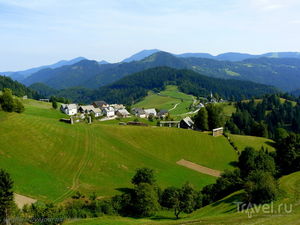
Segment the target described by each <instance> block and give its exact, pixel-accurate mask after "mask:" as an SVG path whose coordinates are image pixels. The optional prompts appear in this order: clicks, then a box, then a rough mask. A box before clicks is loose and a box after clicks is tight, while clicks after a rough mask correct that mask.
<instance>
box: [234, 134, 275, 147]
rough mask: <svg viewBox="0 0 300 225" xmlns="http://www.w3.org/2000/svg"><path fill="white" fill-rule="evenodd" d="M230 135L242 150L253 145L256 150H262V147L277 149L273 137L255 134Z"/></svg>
mask: <svg viewBox="0 0 300 225" xmlns="http://www.w3.org/2000/svg"><path fill="white" fill-rule="evenodd" d="M229 137H230V138H231V140H232V141H233V142H234V143H235V145H236V146H237V147H238V149H239V150H240V151H242V150H244V148H246V147H252V148H255V149H256V150H260V149H261V147H264V148H265V149H268V150H269V151H275V148H274V144H275V142H274V141H273V140H271V139H267V138H263V137H255V136H246V135H237V134H230V135H229Z"/></svg>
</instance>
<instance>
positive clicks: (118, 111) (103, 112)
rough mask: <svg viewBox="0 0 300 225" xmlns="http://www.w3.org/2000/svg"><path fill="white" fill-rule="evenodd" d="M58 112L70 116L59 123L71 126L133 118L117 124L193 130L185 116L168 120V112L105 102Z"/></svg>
mask: <svg viewBox="0 0 300 225" xmlns="http://www.w3.org/2000/svg"><path fill="white" fill-rule="evenodd" d="M211 103H214V102H211ZM202 107H205V106H204V105H203V104H202V103H200V104H199V106H198V109H197V110H196V112H198V111H199V109H200V108H202ZM60 110H61V112H63V113H64V114H66V115H68V116H70V119H61V121H63V122H68V123H71V124H74V123H78V122H81V121H83V120H87V121H88V123H92V121H93V120H98V121H107V120H115V119H121V118H131V117H133V121H129V122H126V123H125V122H119V125H135V126H148V124H147V123H144V122H140V121H139V120H138V118H141V119H148V120H153V119H157V120H159V122H158V124H157V126H159V127H176V128H183V129H190V130H195V125H194V121H193V120H192V119H191V118H190V117H189V116H186V117H184V118H182V119H181V120H173V119H170V120H169V111H168V110H165V109H161V110H157V109H155V108H149V109H144V108H132V109H131V110H129V109H127V108H126V107H125V106H124V105H123V104H108V103H107V102H105V101H95V102H93V103H92V104H90V105H78V104H75V103H72V104H61V107H60ZM212 132H213V133H212V134H213V136H220V135H223V127H220V128H217V129H214V130H213V131H212Z"/></svg>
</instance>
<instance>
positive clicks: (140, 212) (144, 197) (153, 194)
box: [132, 183, 159, 217]
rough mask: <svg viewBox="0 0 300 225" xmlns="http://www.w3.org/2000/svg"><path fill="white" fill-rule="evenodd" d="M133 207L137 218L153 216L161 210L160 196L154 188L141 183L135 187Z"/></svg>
mask: <svg viewBox="0 0 300 225" xmlns="http://www.w3.org/2000/svg"><path fill="white" fill-rule="evenodd" d="M132 205H133V207H134V212H135V214H136V215H137V216H141V217H144V216H152V215H154V213H155V212H156V211H157V210H158V209H159V203H158V195H157V191H156V190H155V188H154V186H153V185H151V184H149V183H139V184H138V185H136V186H135V189H134V195H133V198H132Z"/></svg>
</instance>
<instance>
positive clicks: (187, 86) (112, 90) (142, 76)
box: [57, 67, 278, 105]
mask: <svg viewBox="0 0 300 225" xmlns="http://www.w3.org/2000/svg"><path fill="white" fill-rule="evenodd" d="M168 84H172V85H176V86H178V88H179V89H180V91H182V92H184V93H186V94H192V95H195V96H207V95H209V94H210V93H211V92H213V93H218V94H219V95H220V96H221V97H222V98H226V99H234V100H235V99H236V100H240V99H243V98H251V97H253V96H261V95H264V94H267V93H276V92H278V90H277V89H276V88H274V87H271V86H267V85H263V84H256V83H253V82H249V81H239V80H224V79H219V78H211V77H207V76H203V75H200V74H198V73H196V72H194V71H191V70H186V69H182V70H178V69H173V68H169V67H156V68H152V69H148V70H145V71H142V72H138V73H134V74H132V75H129V76H126V77H124V78H122V79H120V80H118V81H116V82H114V83H112V84H110V85H106V86H103V87H100V88H98V89H96V90H88V89H82V88H73V89H65V90H62V91H61V92H59V93H58V94H57V95H58V96H60V97H66V98H68V97H71V99H72V100H73V101H75V102H92V101H94V100H99V99H101V100H105V101H107V102H114V103H123V104H127V105H131V104H134V103H135V102H137V101H139V100H141V99H142V98H143V97H145V96H146V95H147V93H148V91H149V90H152V91H160V90H163V89H164V87H165V85H168ZM70 93H71V94H70ZM72 96H73V97H74V96H76V98H72Z"/></svg>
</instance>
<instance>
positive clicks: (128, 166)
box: [0, 100, 237, 202]
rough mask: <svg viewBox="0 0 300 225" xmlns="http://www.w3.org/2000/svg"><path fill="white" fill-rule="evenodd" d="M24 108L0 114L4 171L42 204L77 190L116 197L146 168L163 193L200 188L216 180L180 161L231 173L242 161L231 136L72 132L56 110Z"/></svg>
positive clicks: (99, 129)
mask: <svg viewBox="0 0 300 225" xmlns="http://www.w3.org/2000/svg"><path fill="white" fill-rule="evenodd" d="M23 102H24V104H25V108H26V110H25V112H24V113H23V114H15V113H4V112H0V122H1V126H0V164H1V167H3V168H4V169H6V170H8V172H9V173H10V174H11V175H12V178H13V179H14V181H15V191H16V192H17V193H19V194H23V195H26V196H30V197H33V198H36V199H44V200H46V199H49V200H55V201H56V202H59V201H62V200H64V199H65V198H68V197H70V196H71V195H72V194H73V193H74V192H75V191H77V190H79V191H81V192H83V193H91V192H93V191H95V192H96V193H97V194H98V195H99V196H109V195H112V194H115V193H117V192H118V191H117V190H118V189H119V188H125V187H128V186H129V181H130V178H131V177H132V175H133V174H134V172H135V169H136V168H139V167H144V166H147V167H150V168H154V169H155V170H156V172H157V178H158V182H159V184H161V185H162V187H165V186H167V185H175V186H179V185H182V184H183V183H184V182H186V181H190V182H191V183H192V184H194V185H195V186H196V187H197V188H201V187H203V186H204V185H206V184H209V183H212V182H214V180H215V178H214V177H211V176H208V175H203V174H200V173H198V172H195V171H192V170H190V169H187V168H185V167H182V166H179V165H177V164H176V162H177V161H178V160H180V159H186V160H190V161H192V162H194V163H198V164H200V165H203V166H207V167H209V168H212V169H217V170H224V169H228V168H231V165H230V162H232V161H235V160H236V159H237V155H236V153H235V151H234V150H233V149H232V147H231V146H230V145H229V143H228V142H227V140H226V139H225V138H224V137H218V138H214V137H212V136H210V135H209V134H204V133H200V132H195V131H189V130H183V129H175V128H173V129H172V128H159V127H148V128H142V127H131V126H119V125H109V124H102V123H101V122H99V123H95V124H92V125H88V124H75V125H69V124H65V123H62V122H59V121H58V120H59V118H62V117H64V115H63V114H61V113H60V112H59V111H56V110H53V109H51V105H50V104H49V103H43V102H38V101H34V100H23ZM179 137H180V138H179ZM187 146H189V147H188V148H187Z"/></svg>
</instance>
